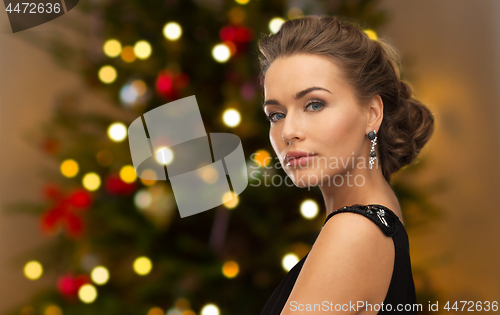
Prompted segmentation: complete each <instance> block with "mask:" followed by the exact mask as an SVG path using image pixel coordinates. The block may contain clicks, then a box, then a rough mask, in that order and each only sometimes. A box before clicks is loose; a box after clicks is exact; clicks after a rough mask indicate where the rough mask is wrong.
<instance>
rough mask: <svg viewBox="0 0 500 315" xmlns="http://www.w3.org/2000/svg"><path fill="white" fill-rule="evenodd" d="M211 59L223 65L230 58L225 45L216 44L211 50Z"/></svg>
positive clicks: (228, 50) (229, 52) (229, 51)
mask: <svg viewBox="0 0 500 315" xmlns="http://www.w3.org/2000/svg"><path fill="white" fill-rule="evenodd" d="M212 57H213V58H214V59H215V60H216V61H217V62H220V63H224V62H226V61H228V60H229V57H231V50H230V49H229V47H228V46H227V45H226V44H217V45H215V46H214V48H213V49H212Z"/></svg>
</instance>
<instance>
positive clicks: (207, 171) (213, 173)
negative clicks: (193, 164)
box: [197, 165, 219, 184]
mask: <svg viewBox="0 0 500 315" xmlns="http://www.w3.org/2000/svg"><path fill="white" fill-rule="evenodd" d="M197 171H198V175H199V176H200V177H201V178H202V179H203V180H204V181H205V182H207V183H209V184H213V183H215V182H216V181H217V180H218V179H219V172H217V169H216V168H215V167H213V166H212V165H207V166H204V167H202V168H199V169H198V170H197Z"/></svg>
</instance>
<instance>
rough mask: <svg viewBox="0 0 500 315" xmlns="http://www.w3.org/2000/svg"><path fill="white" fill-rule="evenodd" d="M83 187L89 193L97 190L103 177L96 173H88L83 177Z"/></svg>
mask: <svg viewBox="0 0 500 315" xmlns="http://www.w3.org/2000/svg"><path fill="white" fill-rule="evenodd" d="M82 185H83V187H85V189H87V190H89V191H94V190H97V189H98V188H99V187H100V186H101V177H99V175H98V174H97V173H94V172H90V173H87V174H85V175H84V176H83V179H82Z"/></svg>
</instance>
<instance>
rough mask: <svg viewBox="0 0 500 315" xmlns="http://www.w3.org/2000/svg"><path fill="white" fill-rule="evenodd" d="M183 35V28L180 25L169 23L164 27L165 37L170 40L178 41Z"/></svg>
mask: <svg viewBox="0 0 500 315" xmlns="http://www.w3.org/2000/svg"><path fill="white" fill-rule="evenodd" d="M181 35H182V27H181V26H180V25H179V23H176V22H169V23H167V24H165V26H164V27H163V36H165V38H166V39H168V40H178V39H179V38H180V37H181Z"/></svg>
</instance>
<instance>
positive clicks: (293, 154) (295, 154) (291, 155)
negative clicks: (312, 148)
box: [285, 150, 317, 163]
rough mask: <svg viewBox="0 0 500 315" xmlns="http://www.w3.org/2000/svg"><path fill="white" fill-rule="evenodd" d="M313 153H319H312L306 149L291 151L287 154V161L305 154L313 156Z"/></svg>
mask: <svg viewBox="0 0 500 315" xmlns="http://www.w3.org/2000/svg"><path fill="white" fill-rule="evenodd" d="M313 155H317V154H316V153H311V152H306V151H299V150H297V151H289V152H288V153H287V154H286V155H285V162H286V163H288V162H289V161H290V160H292V159H298V158H300V157H303V156H313Z"/></svg>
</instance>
